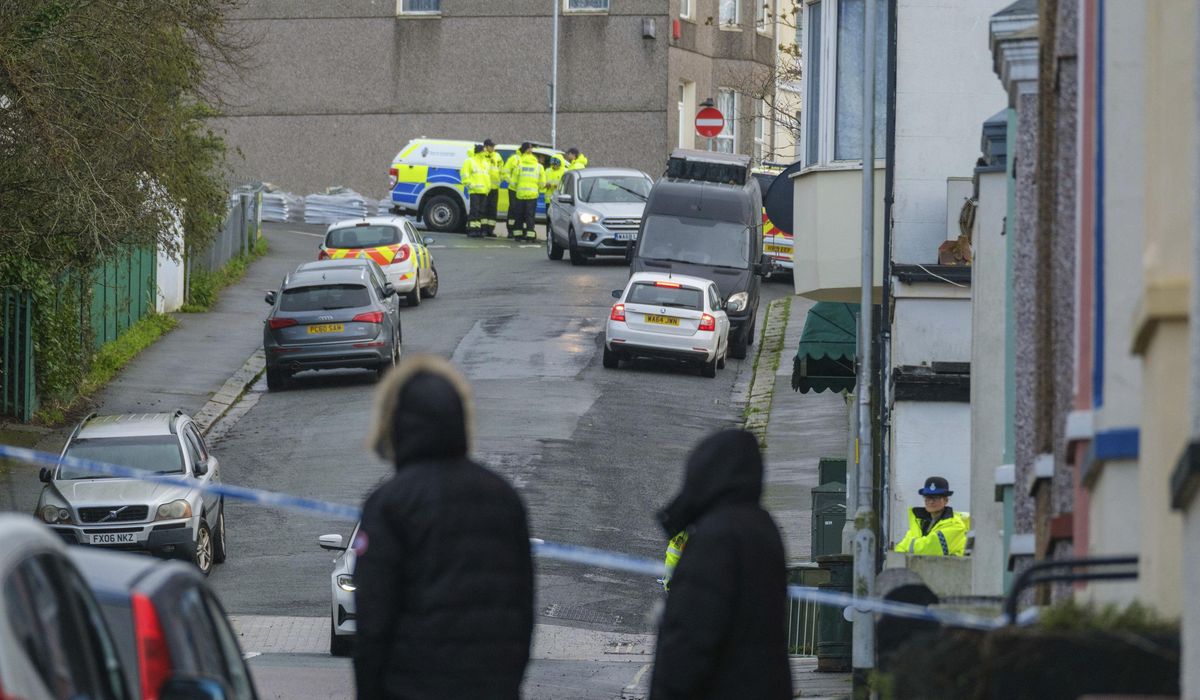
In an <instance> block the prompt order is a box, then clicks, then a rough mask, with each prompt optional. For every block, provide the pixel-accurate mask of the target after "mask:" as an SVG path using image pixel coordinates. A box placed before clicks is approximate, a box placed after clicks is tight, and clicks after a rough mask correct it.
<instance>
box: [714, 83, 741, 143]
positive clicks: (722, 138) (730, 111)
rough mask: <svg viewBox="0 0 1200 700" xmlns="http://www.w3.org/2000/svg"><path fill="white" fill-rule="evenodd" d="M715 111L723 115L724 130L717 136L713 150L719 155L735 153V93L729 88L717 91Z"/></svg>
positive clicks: (736, 106) (736, 101)
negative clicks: (719, 153)
mask: <svg viewBox="0 0 1200 700" xmlns="http://www.w3.org/2000/svg"><path fill="white" fill-rule="evenodd" d="M717 109H718V110H720V111H721V114H723V115H725V128H724V129H721V133H719V134H717V138H716V142H717V143H716V148H715V149H714V150H716V151H719V152H721V153H737V152H738V151H737V114H738V95H737V93H736V92H734V91H733V90H732V89H730V88H720V89H719V90H717Z"/></svg>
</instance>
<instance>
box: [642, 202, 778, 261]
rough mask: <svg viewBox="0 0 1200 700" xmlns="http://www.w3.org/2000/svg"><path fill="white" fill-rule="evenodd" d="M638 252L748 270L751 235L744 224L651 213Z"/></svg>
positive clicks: (643, 227)
mask: <svg viewBox="0 0 1200 700" xmlns="http://www.w3.org/2000/svg"><path fill="white" fill-rule="evenodd" d="M759 252H760V253H761V251H759ZM638 255H639V256H640V257H641V258H642V259H646V258H657V259H659V260H671V261H674V262H682V263H692V264H694V265H712V266H715V267H733V268H738V269H741V270H744V269H746V268H747V267H748V266H749V265H750V236H749V235H747V233H746V225H745V224H744V223H742V224H739V223H736V222H733V221H720V220H717V219H697V218H693V217H690V216H671V215H669V214H651V215H650V216H648V217H646V219H645V221H644V223H643V225H642V233H641V240H640V241H638Z"/></svg>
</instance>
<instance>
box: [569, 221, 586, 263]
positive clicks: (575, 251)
mask: <svg viewBox="0 0 1200 700" xmlns="http://www.w3.org/2000/svg"><path fill="white" fill-rule="evenodd" d="M567 250H568V251H569V252H570V253H571V264H572V265H583V264H585V263H587V257H586V256H585V255H584V254H583V253H581V252H579V246H578V244H576V242H575V227H574V226H572V227H571V228H570V229H568V230H567Z"/></svg>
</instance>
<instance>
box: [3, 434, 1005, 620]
mask: <svg viewBox="0 0 1200 700" xmlns="http://www.w3.org/2000/svg"><path fill="white" fill-rule="evenodd" d="M0 457H6V458H9V459H14V460H17V461H20V462H25V463H28V464H43V465H47V466H50V467H54V466H57V465H62V466H65V467H70V468H71V469H73V470H75V471H79V472H83V473H87V474H96V475H101V476H113V477H118V478H125V479H139V480H141V481H150V482H154V483H160V484H168V485H172V486H181V487H184V488H189V489H198V490H200V491H207V492H209V493H215V494H218V495H221V496H226V497H228V498H233V499H236V500H240V501H247V502H249V503H257V504H260V505H265V506H271V507H274V508H281V509H285V510H293V511H298V512H302V513H319V514H321V515H327V516H332V517H334V518H339V519H343V520H349V521H352V522H357V521H358V519H359V517H360V516H361V514H362V512H361V511H360V510H359V509H358V508H355V507H354V506H348V505H345V504H342V503H330V502H328V501H319V500H316V499H313V498H303V497H300V496H292V495H289V494H285V493H276V492H274V491H264V490H262V489H251V488H245V487H242V486H233V485H230V484H219V483H212V482H210V481H201V480H198V479H193V478H191V477H187V476H181V475H178V474H156V473H154V472H148V471H145V470H142V469H133V468H131V467H123V466H120V465H117V464H109V463H107V462H98V461H96V460H91V459H79V458H76V457H66V456H62V457H60V456H59V455H56V454H51V453H49V452H40V451H38V450H30V449H26V448H23V447H12V446H9V445H0ZM529 542H530V547H531V549H532V551H533V554H534V555H535V556H538V557H541V558H544V559H554V560H557V561H565V562H571V563H575V564H583V565H585V566H595V567H600V568H602V569H611V570H614V571H625V572H629V573H633V574H641V575H644V576H655V577H659V576H662V575H664V574H665V573H666V569H665V567H664V566H663V563H662V562H661V561H658V560H655V559H649V558H646V557H637V556H632V555H629V554H621V553H620V552H610V551H607V550H603V549H596V548H594V547H583V546H580V545H573V544H563V543H561V542H547V541H545V540H541V539H538V538H530V540H529ZM788 595H789V596H790V597H791V598H793V599H795V600H799V601H806V602H811V603H815V604H817V605H828V606H833V607H839V608H850V609H854V610H858V611H860V612H864V613H875V614H881V615H891V616H893V617H904V618H909V619H913V620H928V621H931V622H938V623H941V624H944V625H949V626H952V627H969V628H973V629H994V628H996V627H1000V626H1001V625H1002V624H1003V619H1002V618H986V617H981V616H978V615H970V614H967V613H961V612H955V611H951V610H941V609H936V608H928V607H925V606H922V605H914V604H912V603H898V602H894V601H888V600H883V599H881V598H859V597H855V596H854V595H851V594H849V593H842V592H838V591H831V590H826V589H821V588H809V587H806V586H788Z"/></svg>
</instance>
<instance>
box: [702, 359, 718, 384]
mask: <svg viewBox="0 0 1200 700" xmlns="http://www.w3.org/2000/svg"><path fill="white" fill-rule="evenodd" d="M700 376H701V377H705V378H707V379H712V378H713V377H716V376H717V358H715V357H714V358H713V359H711V360H709V361H708V362H705V363H704V364H702V365H700Z"/></svg>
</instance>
